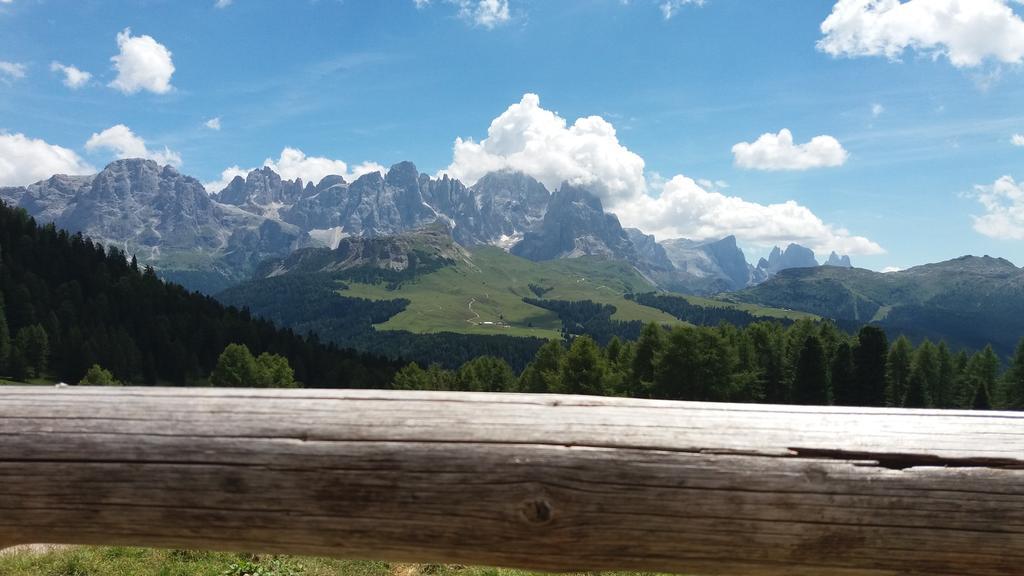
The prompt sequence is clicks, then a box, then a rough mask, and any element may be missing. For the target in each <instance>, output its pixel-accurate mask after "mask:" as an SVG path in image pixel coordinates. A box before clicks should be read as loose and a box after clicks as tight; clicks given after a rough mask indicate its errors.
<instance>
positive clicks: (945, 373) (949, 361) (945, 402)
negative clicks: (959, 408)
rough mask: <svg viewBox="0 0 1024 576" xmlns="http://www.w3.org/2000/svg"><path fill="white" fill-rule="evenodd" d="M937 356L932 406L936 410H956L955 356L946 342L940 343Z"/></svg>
mask: <svg viewBox="0 0 1024 576" xmlns="http://www.w3.org/2000/svg"><path fill="white" fill-rule="evenodd" d="M935 356H936V360H935V362H936V364H937V367H938V371H937V376H936V380H935V385H934V386H933V387H932V391H931V397H932V404H933V405H934V406H935V407H936V408H954V407H955V406H956V403H955V402H954V400H953V392H954V387H955V385H956V366H955V364H954V362H953V355H952V354H951V353H950V352H949V346H948V345H947V344H946V342H945V341H943V342H940V343H939V346H938V349H937V351H936V353H935Z"/></svg>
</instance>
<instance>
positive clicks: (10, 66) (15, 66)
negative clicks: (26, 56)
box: [0, 60, 28, 80]
mask: <svg viewBox="0 0 1024 576" xmlns="http://www.w3.org/2000/svg"><path fill="white" fill-rule="evenodd" d="M26 70H28V67H27V66H25V65H24V64H20V63H18V62H8V61H6V60H0V78H2V77H4V76H6V77H7V78H8V79H13V80H20V79H22V78H24V77H25V71H26Z"/></svg>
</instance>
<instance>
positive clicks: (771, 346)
mask: <svg viewBox="0 0 1024 576" xmlns="http://www.w3.org/2000/svg"><path fill="white" fill-rule="evenodd" d="M746 332H747V334H748V337H749V339H750V342H751V347H752V348H753V352H754V357H755V362H756V365H757V371H758V385H759V389H760V390H761V392H762V394H763V399H764V401H765V402H769V403H772V404H784V403H786V402H788V401H789V396H790V394H789V392H790V391H789V383H788V382H787V380H786V351H785V348H786V346H785V338H784V334H783V330H782V328H781V327H780V326H779V324H777V323H774V322H758V323H756V324H752V325H751V326H750V327H749V328H747V331H746Z"/></svg>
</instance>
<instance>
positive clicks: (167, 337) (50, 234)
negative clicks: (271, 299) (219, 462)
mask: <svg viewBox="0 0 1024 576" xmlns="http://www.w3.org/2000/svg"><path fill="white" fill-rule="evenodd" d="M0 296H2V301H3V305H2V306H0V310H2V311H3V313H2V314H0V374H3V375H8V376H13V377H16V378H17V379H24V378H25V377H34V376H47V377H50V378H52V379H56V380H62V381H66V382H72V383H77V382H78V381H79V380H80V379H82V377H83V376H84V375H85V373H86V371H87V370H88V369H89V368H90V367H91V366H92V365H94V364H99V365H101V366H103V367H104V368H107V369H109V370H110V371H111V372H112V373H113V375H114V376H115V377H116V378H117V379H118V380H120V381H122V382H125V383H132V384H173V385H187V384H201V383H204V382H205V379H206V378H207V377H208V376H209V374H210V372H211V371H212V370H213V368H214V366H215V365H216V362H217V358H218V356H219V355H220V354H221V352H222V351H223V350H224V349H225V347H226V346H227V345H228V344H231V343H239V344H245V345H246V346H247V347H248V348H249V349H250V350H252V351H253V352H254V353H256V354H260V353H262V352H269V353H272V354H279V355H281V356H284V357H285V358H287V359H288V361H289V363H290V364H291V366H292V368H294V370H295V377H296V379H297V380H298V381H299V382H301V383H303V384H304V385H306V386H311V387H387V386H388V385H389V384H390V382H391V377H392V375H393V373H394V366H393V365H392V364H391V363H389V362H388V361H386V360H383V359H381V358H378V357H373V356H369V355H364V354H360V353H355V352H351V351H347V350H341V349H339V348H338V347H336V346H334V345H324V344H321V343H319V341H318V340H317V339H316V338H306V337H303V336H300V335H298V334H296V333H294V332H292V331H291V330H282V329H279V328H277V327H275V326H274V325H273V324H272V323H271V322H269V321H266V320H261V319H256V318H253V317H251V316H250V315H249V313H248V312H246V311H239V310H238V309H234V308H228V307H225V306H224V305H222V304H220V303H218V302H217V301H215V300H214V299H212V298H209V297H206V296H202V295H199V294H197V293H189V292H188V291H187V290H185V289H184V288H182V287H180V286H177V285H175V284H168V283H164V282H163V281H162V280H160V279H159V278H157V276H156V274H155V273H154V272H153V270H152V269H150V268H145V269H140V267H139V266H138V265H137V264H136V262H135V260H134V258H133V259H132V260H131V261H129V260H128V259H127V258H126V256H125V254H124V253H123V252H122V251H121V250H118V249H116V248H104V247H103V246H101V245H99V244H96V243H93V242H92V241H91V240H89V239H87V238H84V237H83V236H82V235H81V234H70V233H68V232H66V231H64V230H57V229H56V228H55V227H54V226H52V225H48V226H39V225H37V224H36V222H35V221H34V220H33V219H32V218H30V217H29V216H28V215H27V213H26V212H25V211H24V210H21V209H14V208H10V207H8V206H6V205H3V204H0Z"/></svg>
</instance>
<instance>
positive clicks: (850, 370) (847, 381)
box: [832, 342, 858, 406]
mask: <svg viewBox="0 0 1024 576" xmlns="http://www.w3.org/2000/svg"><path fill="white" fill-rule="evenodd" d="M857 394H858V390H857V375H856V369H855V367H854V364H853V348H851V347H850V344H849V343H847V342H842V343H841V344H839V347H838V348H836V355H835V358H833V359H832V397H833V398H832V400H833V402H835V403H836V404H838V405H840V406H855V405H856V404H857Z"/></svg>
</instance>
